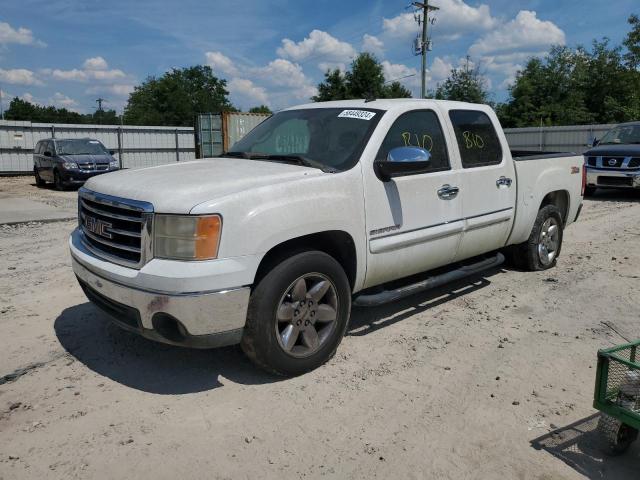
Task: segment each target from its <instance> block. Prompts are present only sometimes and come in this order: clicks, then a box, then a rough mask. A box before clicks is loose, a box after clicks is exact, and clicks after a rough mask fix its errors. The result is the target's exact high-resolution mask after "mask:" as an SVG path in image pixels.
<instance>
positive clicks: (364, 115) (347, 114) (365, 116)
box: [338, 110, 376, 120]
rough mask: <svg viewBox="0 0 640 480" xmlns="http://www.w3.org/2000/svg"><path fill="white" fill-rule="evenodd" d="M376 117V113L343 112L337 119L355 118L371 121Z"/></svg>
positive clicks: (361, 111)
mask: <svg viewBox="0 0 640 480" xmlns="http://www.w3.org/2000/svg"><path fill="white" fill-rule="evenodd" d="M375 116H376V112H367V111H366V110H343V111H342V112H341V113H340V115H338V118H357V119H360V120H371V119H372V118H373V117H375Z"/></svg>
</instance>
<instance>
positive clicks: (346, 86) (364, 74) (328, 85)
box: [311, 52, 411, 102]
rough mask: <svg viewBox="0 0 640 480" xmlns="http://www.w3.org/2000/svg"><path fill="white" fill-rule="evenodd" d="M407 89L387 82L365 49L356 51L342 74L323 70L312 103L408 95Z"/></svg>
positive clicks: (336, 70) (378, 64) (396, 82)
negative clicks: (321, 79)
mask: <svg viewBox="0 0 640 480" xmlns="http://www.w3.org/2000/svg"><path fill="white" fill-rule="evenodd" d="M409 97H411V92H410V91H409V90H407V89H406V88H405V87H404V86H402V84H400V82H398V81H394V82H392V83H391V84H389V85H387V84H386V82H385V79H384V70H383V68H382V65H381V64H380V62H379V61H378V59H377V58H376V57H375V55H372V54H371V53H368V52H363V53H361V54H359V55H358V56H357V57H356V58H355V59H354V60H353V62H352V63H351V68H350V70H348V71H347V72H345V73H344V74H343V73H342V72H341V71H340V70H338V69H335V70H327V72H326V73H325V74H324V80H323V81H322V82H321V83H320V84H319V85H318V94H317V95H316V96H314V97H312V98H311V99H312V100H313V101H314V102H326V101H330V100H346V99H354V98H409Z"/></svg>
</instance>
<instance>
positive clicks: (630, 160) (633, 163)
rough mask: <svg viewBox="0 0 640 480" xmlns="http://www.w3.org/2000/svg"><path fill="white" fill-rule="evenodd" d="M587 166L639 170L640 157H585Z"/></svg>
mask: <svg viewBox="0 0 640 480" xmlns="http://www.w3.org/2000/svg"><path fill="white" fill-rule="evenodd" d="M609 162H611V163H609ZM587 165H588V166H590V167H595V168H610V169H618V168H621V169H625V170H626V169H627V168H640V157H587Z"/></svg>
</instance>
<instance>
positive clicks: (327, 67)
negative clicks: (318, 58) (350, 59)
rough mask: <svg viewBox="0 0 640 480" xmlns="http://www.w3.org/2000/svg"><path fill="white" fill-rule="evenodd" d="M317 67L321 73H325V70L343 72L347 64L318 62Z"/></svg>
mask: <svg viewBox="0 0 640 480" xmlns="http://www.w3.org/2000/svg"><path fill="white" fill-rule="evenodd" d="M318 68H319V69H320V71H321V72H322V73H325V72H326V71H327V70H331V71H334V70H340V71H341V72H342V73H344V72H346V71H347V64H346V63H343V62H320V63H319V64H318Z"/></svg>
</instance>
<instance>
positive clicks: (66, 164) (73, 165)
mask: <svg viewBox="0 0 640 480" xmlns="http://www.w3.org/2000/svg"><path fill="white" fill-rule="evenodd" d="M62 168H64V169H65V170H71V169H73V168H78V164H77V163H76V162H64V163H63V164H62Z"/></svg>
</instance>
